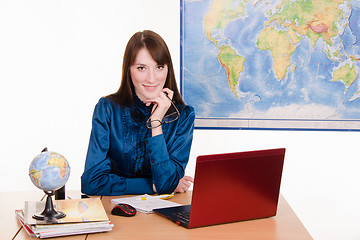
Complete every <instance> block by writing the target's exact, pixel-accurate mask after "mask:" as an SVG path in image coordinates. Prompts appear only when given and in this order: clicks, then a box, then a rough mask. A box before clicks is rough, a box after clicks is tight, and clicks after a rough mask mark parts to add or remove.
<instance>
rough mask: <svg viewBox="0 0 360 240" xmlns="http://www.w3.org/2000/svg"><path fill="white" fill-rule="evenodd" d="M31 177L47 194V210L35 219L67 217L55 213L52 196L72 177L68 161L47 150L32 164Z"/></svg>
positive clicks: (47, 219)
mask: <svg viewBox="0 0 360 240" xmlns="http://www.w3.org/2000/svg"><path fill="white" fill-rule="evenodd" d="M29 176H30V179H31V181H32V183H33V184H34V185H35V186H36V187H38V188H39V189H41V190H43V191H44V192H45V193H46V194H47V199H46V204H45V209H44V211H43V212H42V213H40V214H35V215H34V216H33V218H35V219H37V220H46V221H51V220H54V219H59V218H63V217H65V214H64V213H63V212H60V211H55V209H54V206H53V202H52V198H51V196H53V195H54V192H55V191H56V190H58V189H60V188H61V187H63V186H64V185H65V184H66V182H67V180H68V179H69V176H70V166H69V163H68V161H67V160H66V159H65V158H64V157H63V156H62V155H60V154H59V153H56V152H51V151H48V149H47V148H44V150H43V151H42V152H41V153H40V154H39V155H37V156H36V157H35V158H34V159H33V160H32V162H31V164H30V168H29Z"/></svg>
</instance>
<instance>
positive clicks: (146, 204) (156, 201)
mask: <svg viewBox="0 0 360 240" xmlns="http://www.w3.org/2000/svg"><path fill="white" fill-rule="evenodd" d="M111 202H112V203H113V204H119V203H126V204H129V205H131V206H133V207H134V208H136V210H137V211H139V212H142V213H153V212H154V211H153V210H154V209H155V208H158V209H159V208H166V207H176V206H181V204H178V203H174V202H171V201H169V200H164V199H160V198H159V197H158V196H151V195H148V194H144V195H139V196H135V197H125V198H115V199H112V200H111Z"/></svg>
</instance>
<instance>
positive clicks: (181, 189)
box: [174, 176, 194, 193]
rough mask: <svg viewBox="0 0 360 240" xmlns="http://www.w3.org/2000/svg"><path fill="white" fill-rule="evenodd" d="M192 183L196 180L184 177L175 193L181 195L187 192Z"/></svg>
mask: <svg viewBox="0 0 360 240" xmlns="http://www.w3.org/2000/svg"><path fill="white" fill-rule="evenodd" d="M191 183H194V179H193V178H192V177H190V176H184V177H183V178H182V179H180V181H179V184H178V186H177V187H176V189H175V191H174V192H179V193H184V192H186V191H187V190H188V189H189V187H190V186H191Z"/></svg>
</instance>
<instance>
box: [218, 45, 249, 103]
mask: <svg viewBox="0 0 360 240" xmlns="http://www.w3.org/2000/svg"><path fill="white" fill-rule="evenodd" d="M219 61H220V63H221V65H222V66H223V67H224V68H225V70H226V75H227V79H228V80H229V86H230V88H231V91H232V92H233V94H234V95H235V96H237V93H236V89H235V86H236V85H237V84H238V81H239V78H240V73H241V72H242V70H243V67H244V62H245V58H244V57H242V56H239V55H238V54H237V53H236V51H235V50H234V49H232V48H231V47H230V46H227V45H222V46H221V47H220V52H219Z"/></svg>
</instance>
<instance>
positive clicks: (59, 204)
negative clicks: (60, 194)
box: [24, 198, 109, 225]
mask: <svg viewBox="0 0 360 240" xmlns="http://www.w3.org/2000/svg"><path fill="white" fill-rule="evenodd" d="M44 207H45V201H26V202H25V209H24V218H25V223H26V224H29V225H31V224H57V223H82V222H95V221H109V218H108V216H107V215H106V212H105V209H104V206H103V204H102V202H101V200H100V198H85V199H67V200H57V201H54V208H55V210H56V211H61V212H63V213H65V214H66V216H65V217H64V218H61V219H55V220H54V221H51V222H46V221H40V220H36V219H34V218H33V217H32V216H33V215H34V214H38V213H41V212H42V211H43V210H44Z"/></svg>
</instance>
